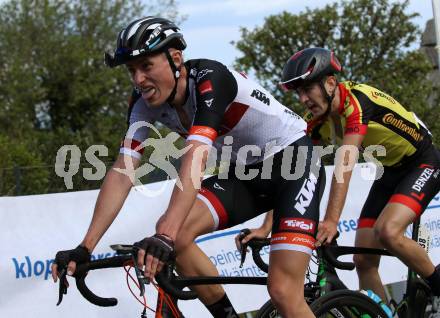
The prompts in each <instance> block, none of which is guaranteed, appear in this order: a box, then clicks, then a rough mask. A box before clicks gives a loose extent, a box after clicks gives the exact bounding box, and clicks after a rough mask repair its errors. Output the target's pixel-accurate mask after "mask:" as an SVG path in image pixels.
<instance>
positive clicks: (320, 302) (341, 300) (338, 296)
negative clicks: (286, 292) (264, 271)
mask: <svg viewBox="0 0 440 318" xmlns="http://www.w3.org/2000/svg"><path fill="white" fill-rule="evenodd" d="M310 308H311V309H312V311H313V313H314V314H315V316H316V317H317V318H387V315H386V313H385V312H384V311H383V310H382V308H381V307H380V306H379V305H378V304H376V303H375V302H374V301H373V300H371V299H370V298H369V297H367V296H365V295H363V294H361V293H359V292H355V291H352V290H338V291H333V292H330V293H328V294H327V295H325V296H322V297H320V298H318V299H317V300H315V301H314V302H313V303H312V304H311V305H310ZM255 317H256V318H282V316H281V314H279V313H278V311H277V309H276V308H275V306H274V305H273V304H272V302H271V301H270V300H269V301H267V302H266V303H265V304H264V305H263V306H262V307H261V308H260V310H259V311H258V313H257V315H256V316H255Z"/></svg>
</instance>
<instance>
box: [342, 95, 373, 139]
mask: <svg viewBox="0 0 440 318" xmlns="http://www.w3.org/2000/svg"><path fill="white" fill-rule="evenodd" d="M353 91H354V89H352V92H353ZM369 113H370V109H369V108H368V107H367V105H361V103H360V102H359V100H358V99H357V98H356V95H355V94H353V93H352V94H349V95H348V96H347V97H346V99H345V103H344V107H343V110H342V114H341V115H342V116H344V117H345V131H344V135H351V134H355V135H365V134H367V130H368V121H369V117H370V114H369Z"/></svg>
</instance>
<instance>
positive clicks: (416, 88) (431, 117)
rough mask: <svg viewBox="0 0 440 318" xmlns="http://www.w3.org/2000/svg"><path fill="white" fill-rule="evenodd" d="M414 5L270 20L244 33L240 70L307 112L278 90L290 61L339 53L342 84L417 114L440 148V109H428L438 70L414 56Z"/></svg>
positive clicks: (380, 2)
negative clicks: (307, 52)
mask: <svg viewBox="0 0 440 318" xmlns="http://www.w3.org/2000/svg"><path fill="white" fill-rule="evenodd" d="M408 2H409V1H408V0H405V1H400V2H397V1H388V0H355V1H340V2H338V3H334V4H332V5H327V6H326V7H324V8H323V9H316V10H310V9H306V10H305V11H304V12H302V13H299V14H297V15H295V14H291V13H289V12H282V13H281V14H278V15H273V16H269V17H267V18H266V20H265V23H264V24H263V25H262V26H260V27H257V28H255V29H253V30H248V29H246V28H243V29H242V30H241V40H240V41H238V42H237V43H236V47H237V48H238V49H239V50H240V51H241V52H242V53H243V57H241V58H238V59H237V60H236V67H237V68H242V69H244V70H245V71H250V72H252V73H253V74H255V76H256V77H257V78H258V79H259V80H260V82H262V84H263V85H265V87H267V88H269V89H271V91H272V93H273V94H274V95H275V96H276V97H277V98H278V99H279V100H280V101H282V102H283V103H284V104H285V105H289V106H290V107H292V109H294V110H295V111H296V112H298V113H300V114H301V113H303V108H302V107H301V106H300V105H299V102H298V101H297V100H296V98H295V97H294V96H293V94H291V93H284V92H282V91H281V89H279V88H278V85H277V84H278V83H279V81H280V78H281V74H282V70H283V66H284V64H285V62H286V61H287V60H288V59H289V57H290V56H291V55H292V54H293V53H295V52H297V51H299V50H301V49H304V48H307V47H316V46H319V47H326V48H329V49H332V50H334V51H335V53H336V56H337V57H338V58H339V60H340V62H341V63H342V64H343V66H344V72H343V74H342V76H341V78H340V79H341V80H352V81H356V82H363V83H366V84H369V85H371V86H375V87H377V88H379V89H381V90H383V91H384V92H386V93H388V94H390V95H392V96H393V97H395V98H396V99H397V100H399V101H400V102H401V103H402V104H403V105H405V106H406V107H407V108H409V109H411V110H413V111H415V112H416V113H417V114H418V115H419V117H420V118H421V119H422V120H423V121H425V122H426V124H427V125H428V126H429V127H430V129H431V130H432V132H433V134H434V136H435V138H436V139H435V141H437V144H440V143H439V142H440V124H439V123H438V121H436V120H435V118H438V117H439V115H440V108H438V107H435V108H431V107H429V106H428V104H427V99H428V96H430V95H431V94H432V93H433V91H434V88H433V85H432V82H430V81H429V80H428V79H427V73H428V72H429V71H430V70H431V69H432V65H430V64H429V62H428V61H427V59H426V58H425V56H424V55H423V53H421V52H420V51H418V50H415V51H414V50H412V47H414V45H415V43H416V41H418V40H419V38H420V31H419V30H418V28H417V26H416V25H415V24H414V23H413V22H412V19H413V18H414V17H416V16H417V14H415V13H406V10H407V7H408Z"/></svg>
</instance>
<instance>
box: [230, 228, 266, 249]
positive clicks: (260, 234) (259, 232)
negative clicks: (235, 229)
mask: <svg viewBox="0 0 440 318" xmlns="http://www.w3.org/2000/svg"><path fill="white" fill-rule="evenodd" d="M249 231H250V232H249V234H247V235H243V231H240V234H238V235H237V236H236V237H235V245H236V246H237V249H238V250H241V246H242V244H246V243H247V242H249V241H250V240H251V239H253V238H263V239H264V238H266V237H267V236H268V235H269V233H270V231H269V232H267V230H266V229H264V228H261V227H259V228H258V229H251V230H249Z"/></svg>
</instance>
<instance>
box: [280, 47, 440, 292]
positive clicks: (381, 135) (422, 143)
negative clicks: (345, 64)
mask: <svg viewBox="0 0 440 318" xmlns="http://www.w3.org/2000/svg"><path fill="white" fill-rule="evenodd" d="M341 70H342V67H341V64H340V63H339V61H338V60H337V58H336V57H335V55H334V53H333V52H331V51H329V50H327V49H323V48H308V49H304V50H302V51H299V52H297V53H295V54H294V55H293V56H292V57H291V58H290V59H289V60H288V61H287V63H286V65H285V66H284V70H283V77H282V82H281V84H282V85H283V87H284V88H285V89H286V90H293V91H295V92H296V93H297V94H298V97H299V101H300V102H301V104H303V105H304V106H305V107H306V108H307V111H308V113H307V115H306V121H307V122H308V129H307V130H308V132H309V134H310V135H311V136H312V139H314V140H315V142H318V141H319V142H321V143H324V144H325V143H329V144H339V145H341V147H340V148H339V149H338V152H337V156H336V161H335V163H336V164H335V172H334V175H333V179H332V184H331V189H330V196H329V202H328V206H327V210H326V214H325V217H324V220H323V221H322V222H320V223H319V226H318V234H317V237H316V239H317V245H320V244H323V243H329V242H330V241H331V240H332V238H333V237H334V235H335V234H336V231H337V225H338V221H339V218H340V215H341V212H342V209H343V207H344V204H345V199H346V195H347V191H348V186H349V182H350V178H351V172H352V171H351V169H347V167H349V168H352V167H353V165H354V163H355V162H356V160H355V159H356V158H357V156H358V153H359V150H361V151H362V150H363V148H366V147H368V146H373V145H377V146H383V147H384V148H385V150H386V155H385V156H383V157H379V156H377V160H380V161H381V163H382V165H383V168H384V169H383V175H382V176H381V177H380V178H377V180H376V181H374V183H373V185H372V187H371V190H370V193H369V195H368V198H367V200H366V202H365V204H364V206H363V208H362V211H361V215H360V218H359V223H358V229H357V232H356V240H355V245H356V246H364V247H385V248H387V249H388V250H390V251H391V252H392V253H393V254H394V255H396V256H398V257H399V258H400V260H402V261H403V262H404V263H405V264H406V265H407V266H408V267H410V268H412V269H413V270H414V271H415V272H416V273H418V274H419V275H420V276H421V277H423V278H425V279H426V281H427V282H428V284H429V285H430V287H431V289H432V291H433V293H434V295H440V267H439V266H437V268H436V267H434V265H433V263H432V262H431V260H430V259H429V257H428V255H427V253H426V252H425V250H424V249H423V248H421V247H420V246H419V245H418V244H417V243H416V242H414V241H413V240H411V239H409V238H406V237H405V236H404V233H405V230H406V228H407V227H408V225H410V224H411V223H412V222H413V221H414V220H415V219H416V218H417V217H420V215H421V214H422V213H423V211H424V210H425V208H426V206H427V205H428V203H429V202H430V201H431V199H432V198H433V197H434V196H435V195H436V194H437V193H438V192H439V190H440V176H439V175H440V153H439V151H438V150H437V149H436V148H435V147H434V146H433V144H432V141H431V135H430V133H429V131H428V129H427V128H426V127H425V126H424V125H423V123H422V122H421V121H420V120H419V119H418V118H417V117H416V115H415V114H414V113H412V112H409V111H408V110H406V109H405V108H404V107H403V106H402V105H401V104H400V103H399V102H397V101H396V100H395V99H394V98H393V97H391V96H389V95H387V94H385V93H383V92H381V91H380V90H378V89H376V88H373V87H371V86H368V85H365V84H356V83H353V82H342V83H339V82H338V80H337V77H336V76H335V74H337V73H339V72H341ZM354 262H355V264H356V269H357V272H358V275H359V285H360V287H361V288H362V289H372V290H373V291H375V292H376V293H377V294H379V295H380V296H381V297H382V298H383V299H385V292H384V289H383V286H382V283H381V280H380V277H379V272H378V268H379V262H380V256H373V255H355V257H354Z"/></svg>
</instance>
